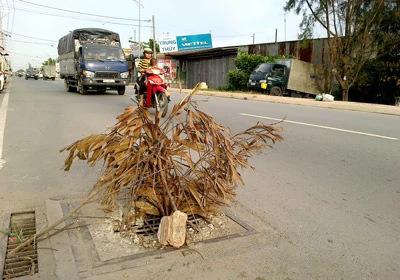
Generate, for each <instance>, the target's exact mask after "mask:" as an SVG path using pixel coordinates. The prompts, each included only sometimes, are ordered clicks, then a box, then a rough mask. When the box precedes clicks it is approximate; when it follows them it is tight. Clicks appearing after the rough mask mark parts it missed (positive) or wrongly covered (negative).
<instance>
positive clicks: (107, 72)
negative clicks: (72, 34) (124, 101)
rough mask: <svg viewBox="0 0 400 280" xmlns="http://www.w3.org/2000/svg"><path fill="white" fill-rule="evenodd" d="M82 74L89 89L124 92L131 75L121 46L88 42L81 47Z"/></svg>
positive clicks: (80, 62) (83, 83)
mask: <svg viewBox="0 0 400 280" xmlns="http://www.w3.org/2000/svg"><path fill="white" fill-rule="evenodd" d="M80 54H81V56H80V58H79V64H80V75H81V77H82V86H83V87H85V88H86V89H87V90H90V89H96V90H97V91H100V92H105V91H106V90H107V89H116V90H117V91H118V94H124V92H125V86H126V84H127V79H128V76H129V72H128V62H127V60H126V58H125V54H124V52H123V50H122V49H121V48H120V47H116V46H112V45H97V44H86V45H83V46H82V47H81V49H80Z"/></svg>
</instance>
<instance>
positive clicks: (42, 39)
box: [9, 33, 57, 42]
mask: <svg viewBox="0 0 400 280" xmlns="http://www.w3.org/2000/svg"><path fill="white" fill-rule="evenodd" d="M9 34H12V35H16V36H21V37H25V38H30V39H36V40H42V41H48V42H57V41H55V40H48V39H42V38H37V37H31V36H26V35H21V34H17V33H9Z"/></svg>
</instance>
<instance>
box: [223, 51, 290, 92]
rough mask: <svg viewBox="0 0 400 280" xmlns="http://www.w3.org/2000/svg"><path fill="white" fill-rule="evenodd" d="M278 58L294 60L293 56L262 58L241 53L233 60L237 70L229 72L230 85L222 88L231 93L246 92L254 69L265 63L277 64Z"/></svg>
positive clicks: (258, 55)
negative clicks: (236, 91)
mask: <svg viewBox="0 0 400 280" xmlns="http://www.w3.org/2000/svg"><path fill="white" fill-rule="evenodd" d="M278 58H294V57H293V56H262V55H260V54H248V53H246V52H245V51H241V52H239V54H238V56H237V57H236V58H235V59H234V60H233V63H234V64H235V66H236V69H233V70H229V71H228V74H227V75H228V83H227V84H226V85H225V86H224V87H223V88H222V89H223V90H229V91H235V90H238V91H246V90H247V82H248V80H249V77H250V74H251V73H252V72H253V71H254V69H255V68H256V67H257V66H258V65H260V64H261V63H265V62H275V60H276V59H278Z"/></svg>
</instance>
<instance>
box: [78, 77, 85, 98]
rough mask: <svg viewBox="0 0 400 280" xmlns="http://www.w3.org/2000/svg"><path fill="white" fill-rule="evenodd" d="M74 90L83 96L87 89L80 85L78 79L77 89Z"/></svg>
mask: <svg viewBox="0 0 400 280" xmlns="http://www.w3.org/2000/svg"><path fill="white" fill-rule="evenodd" d="M76 89H77V91H78V92H79V93H80V94H82V95H85V94H86V93H87V88H86V87H85V86H84V85H82V82H81V80H80V79H78V87H77V88H76Z"/></svg>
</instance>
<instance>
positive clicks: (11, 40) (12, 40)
mask: <svg viewBox="0 0 400 280" xmlns="http://www.w3.org/2000/svg"><path fill="white" fill-rule="evenodd" d="M9 41H10V42H18V43H28V44H37V45H47V46H51V47H54V45H53V44H46V43H39V42H28V41H18V40H14V39H10V40H9Z"/></svg>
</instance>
